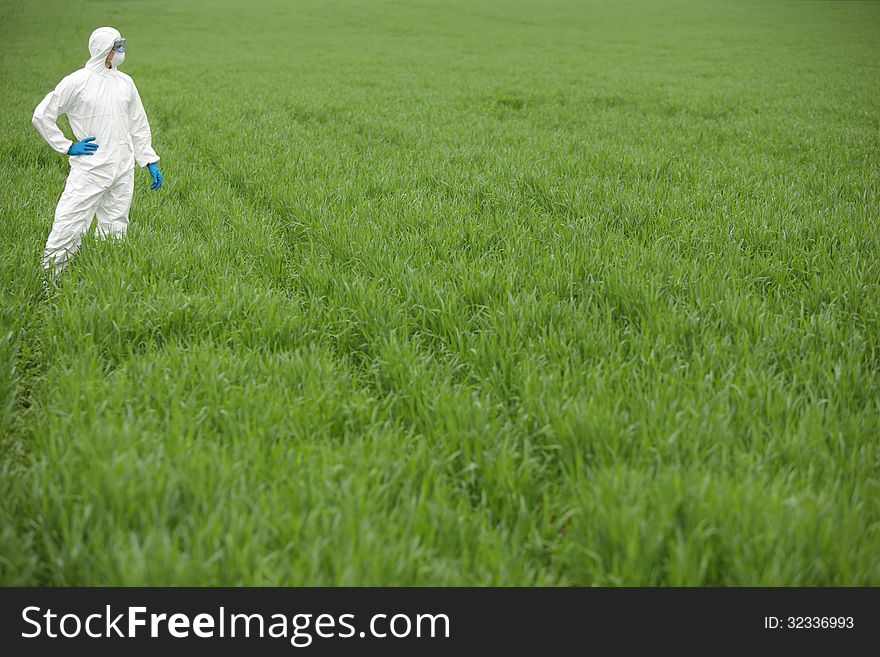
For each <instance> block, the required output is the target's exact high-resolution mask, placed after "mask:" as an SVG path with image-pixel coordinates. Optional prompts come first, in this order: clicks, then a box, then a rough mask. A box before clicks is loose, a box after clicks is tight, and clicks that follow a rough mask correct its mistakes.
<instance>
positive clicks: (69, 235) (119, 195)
mask: <svg viewBox="0 0 880 657" xmlns="http://www.w3.org/2000/svg"><path fill="white" fill-rule="evenodd" d="M83 157H86V156H83ZM133 193H134V166H123V167H120V170H119V171H118V172H117V173H116V175H115V176H114V177H113V178H112V179H108V176H107V175H106V173H105V172H103V171H102V172H100V173H98V172H94V171H90V170H87V169H80V168H77V167H74V168H71V170H70V173H69V174H68V176H67V183H65V185H64V192H63V193H62V194H61V198H60V199H59V200H58V205H57V206H56V207H55V222H54V223H53V224H52V231H51V232H50V233H49V239H47V240H46V248H45V250H44V251H43V267H44V268H45V269H47V270H53V271H54V272H55V273H57V272H60V271H61V270H62V269H64V267H65V266H66V265H67V262H68V261H69V260H70V258H71V257H72V256H73V254H74V253H76V251H77V249H78V248H79V245H80V242H81V241H82V236H83V234H84V233H85V232H86V231H87V230H88V229H89V226H90V225H91V223H92V219H93V218H94V216H95V215H97V216H98V227H97V228H96V229H95V235H96V236H97V237H99V238H102V239H105V238H107V237H117V238H121V237H124V236H125V231H126V229H127V228H128V209H129V208H130V207H131V197H132V194H133Z"/></svg>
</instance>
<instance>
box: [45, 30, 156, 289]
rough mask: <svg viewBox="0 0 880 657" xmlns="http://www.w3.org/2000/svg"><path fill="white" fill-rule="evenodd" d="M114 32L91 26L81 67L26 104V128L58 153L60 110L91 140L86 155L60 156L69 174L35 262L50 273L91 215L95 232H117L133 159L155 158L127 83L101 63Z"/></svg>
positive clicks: (63, 144)
mask: <svg viewBox="0 0 880 657" xmlns="http://www.w3.org/2000/svg"><path fill="white" fill-rule="evenodd" d="M120 36H121V35H120V34H119V31H117V30H115V29H114V28H112V27H99V28H98V29H97V30H95V31H94V32H92V35H91V37H90V38H89V53H90V54H91V58H90V59H89V60H88V61H87V62H86V65H85V66H84V67H83V68H81V69H79V70H78V71H75V72H73V73H71V74H70V75H68V76H67V77H66V78H64V79H63V80H61V82H59V83H58V86H57V87H55V89H54V90H53V91H50V92H49V94H48V95H47V96H46V97H45V98H44V99H43V101H42V102H41V103H40V104H39V105H37V108H36V110H34V116H33V124H34V127H36V129H37V130H38V131H39V133H40V134H41V135H42V136H43V139H45V140H46V141H47V142H48V143H49V145H50V146H52V148H54V149H55V150H56V151H58V152H59V153H67V151H68V149H69V148H70V146H71V144H72V143H73V142H71V141H70V140H69V139H67V138H66V137H65V136H64V134H63V133H62V132H61V130H59V129H58V126H57V125H56V123H55V122H56V121H57V120H58V117H59V116H60V115H61V114H66V115H67V118H68V120H69V121H70V127H71V128H72V129H73V134H74V135H75V136H76V139H77V140H81V139H85V138H86V137H95V142H94V143H96V144H98V150H97V151H95V153H94V154H93V155H78V156H71V157H70V158H68V160H69V162H70V173H69V174H68V176H67V183H66V185H65V186H64V192H63V193H62V194H61V199H60V200H59V201H58V205H57V207H56V208H55V222H54V224H53V225H52V231H51V232H50V233H49V239H48V240H47V241H46V249H45V251H44V252H43V266H44V267H45V268H46V269H49V270H53V271H55V272H57V271H60V270H61V269H63V268H64V266H65V265H66V264H67V261H68V260H69V259H70V257H71V256H72V255H73V254H74V253H76V250H77V249H78V248H79V245H80V241H81V240H82V236H83V233H84V232H85V231H86V230H88V228H89V225H90V224H91V222H92V218H93V217H94V216H95V215H96V214H97V216H98V227H97V229H96V234H97V235H98V236H99V237H102V238H103V237H108V236H112V237H123V236H124V235H125V231H126V228H127V226H128V210H129V207H130V206H131V196H132V193H133V191H134V163H135V162H137V163H138V165H140V166H141V167H145V166H147V165H148V164H151V163H153V162H157V161H158V160H159V156H158V155H156V152H155V151H154V150H153V147H152V144H151V141H152V135H151V133H150V124H149V123H148V122H147V115H146V113H145V112H144V106H143V104H142V103H141V98H140V95H139V94H138V90H137V87H135V84H134V81H133V80H132V79H131V78H130V77H129V76H128V75H126V74H125V73H123V72H122V71H120V70H118V69H117V62H118V58H116V57H115V56H114V58H113V60H111V64H112V66H113V67H112V68H107V66H106V64H105V60H106V57H107V55H108V54H109V52H110V49H111V48H112V47H113V44H114V42H115V41H116V40H117V39H119V38H120ZM115 54H116V53H114V55H115ZM120 59H121V58H120Z"/></svg>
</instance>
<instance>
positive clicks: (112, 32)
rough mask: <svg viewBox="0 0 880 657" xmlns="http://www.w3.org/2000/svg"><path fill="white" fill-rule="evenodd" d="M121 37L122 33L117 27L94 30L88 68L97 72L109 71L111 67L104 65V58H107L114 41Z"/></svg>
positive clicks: (90, 41) (91, 37)
mask: <svg viewBox="0 0 880 657" xmlns="http://www.w3.org/2000/svg"><path fill="white" fill-rule="evenodd" d="M119 38H122V35H121V34H120V33H119V30H117V29H116V28H115V27H99V28H98V29H97V30H95V31H94V32H92V36H90V37H89V54H90V55H91V57H90V58H89V61H87V62H86V68H87V69H90V70H92V71H97V72H105V71H109V70H110V69H108V68H107V67H106V66H105V65H104V60H105V59H107V53H109V52H110V49H111V48H112V47H113V43H114V42H115V41H116V39H119ZM114 68H115V67H114Z"/></svg>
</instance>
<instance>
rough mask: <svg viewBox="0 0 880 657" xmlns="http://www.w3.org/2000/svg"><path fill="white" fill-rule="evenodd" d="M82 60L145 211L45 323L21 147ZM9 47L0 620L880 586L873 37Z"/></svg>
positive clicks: (111, 15) (821, 7)
mask: <svg viewBox="0 0 880 657" xmlns="http://www.w3.org/2000/svg"><path fill="white" fill-rule="evenodd" d="M100 25H112V26H115V27H117V28H119V29H120V31H121V32H122V34H123V36H125V37H127V39H128V52H127V59H126V62H125V66H124V70H125V71H126V72H128V73H129V74H130V75H132V77H133V78H134V79H135V81H136V82H137V84H138V87H139V89H140V93H141V96H142V98H143V100H144V104H145V107H146V110H147V114H148V116H149V117H150V121H151V124H152V127H153V144H154V146H155V148H156V150H157V152H158V153H159V155H160V156H161V157H162V161H161V162H160V164H161V166H162V170H163V173H164V175H165V180H166V182H165V186H164V187H163V189H162V190H161V191H159V192H157V193H154V192H150V191H149V190H148V185H149V176H148V175H147V173H146V172H145V171H142V170H138V171H137V174H136V185H137V187H136V192H135V199H134V203H133V206H132V211H131V225H130V230H129V237H128V239H127V240H126V241H125V242H123V243H104V242H100V241H97V240H95V239H94V238H92V237H88V238H87V239H86V240H85V242H84V244H83V248H82V250H81V251H80V253H79V254H78V256H77V257H76V259H75V260H74V262H73V264H72V265H71V267H70V268H69V269H68V270H67V271H66V272H65V273H64V275H63V277H62V279H61V282H60V285H59V287H58V288H57V289H54V290H53V289H50V290H48V291H44V290H43V288H42V285H41V270H40V255H41V251H42V247H43V244H44V242H45V239H46V236H47V234H48V231H49V228H50V226H51V222H52V216H53V210H54V206H55V203H56V201H57V199H58V196H59V194H60V193H61V190H62V188H63V185H64V179H65V176H66V174H67V162H66V159H65V158H64V157H62V156H60V155H58V154H57V153H55V152H53V151H52V150H51V149H50V148H49V146H48V145H46V144H45V143H44V142H43V141H42V140H41V138H40V136H39V135H38V134H37V132H36V131H35V130H34V129H33V127H32V126H31V123H30V117H31V113H32V112H33V109H34V107H35V106H36V105H37V103H38V102H39V101H40V100H41V98H42V97H43V96H44V95H45V94H46V93H47V92H48V91H49V90H50V89H52V88H53V87H54V86H55V84H57V82H58V81H59V80H60V79H61V78H62V77H63V76H65V75H66V74H68V73H69V72H71V71H73V70H75V69H76V68H79V67H81V66H82V65H83V63H84V62H85V60H86V59H87V58H88V50H87V41H88V36H89V34H90V32H91V31H92V30H93V29H94V28H95V27H97V26H100ZM0 42H2V48H0V80H2V90H0V163H2V164H0V222H2V227H3V230H2V234H0V261H2V269H0V312H2V314H0V322H2V324H0V582H2V583H5V584H54V585H96V584H98V585H141V584H143V585H165V584H173V585H181V584H197V585H215V584H227V585H238V584H246V585H282V584H283V585H382V584H384V585H490V584H491V585H632V584H640V585H683V584H687V585H868V584H871V585H880V559H878V554H880V446H878V437H880V377H878V374H880V227H878V222H880V197H878V190H880V3H874V2H809V1H804V2H798V1H773V0H768V1H766V2H732V1H719V2H709V1H705V2H701V1H697V0H693V1H656V2H655V1H652V0H642V1H631V2H612V1H610V0H609V1H607V2H588V1H576V0H540V1H539V0H533V1H530V2H526V1H524V0H520V1H501V0H453V1H440V0H415V1H412V2H404V1H400V0H399V1H392V0H388V1H378V0H377V1H368V0H303V1H293V0H291V1H287V2H284V1H281V0H274V1H262V0H252V1H250V2H237V1H235V2H233V1H231V0H221V1H216V0H211V1H207V0H206V1H204V2H183V1H181V2H177V1H171V0H164V1H159V0H156V1H149V2H144V1H141V2H122V1H120V0H114V1H112V2H104V1H97V0H93V1H89V2H85V1H82V2H79V1H74V2H61V1H57V2H55V1H36V0H16V1H9V0H0ZM65 129H67V130H69V129H68V128H66V127H65ZM68 134H70V133H69V132H68Z"/></svg>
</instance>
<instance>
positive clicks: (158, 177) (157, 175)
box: [147, 162, 162, 189]
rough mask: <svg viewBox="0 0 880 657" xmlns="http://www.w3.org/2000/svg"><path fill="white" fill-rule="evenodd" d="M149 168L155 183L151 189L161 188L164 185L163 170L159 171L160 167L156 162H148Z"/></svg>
mask: <svg viewBox="0 0 880 657" xmlns="http://www.w3.org/2000/svg"><path fill="white" fill-rule="evenodd" d="M147 169H149V170H150V175H151V176H152V177H153V184H152V185H150V189H159V188H160V187H161V186H162V172H161V171H159V167H157V166H156V163H155V162H151V163H150V164H148V165H147Z"/></svg>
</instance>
